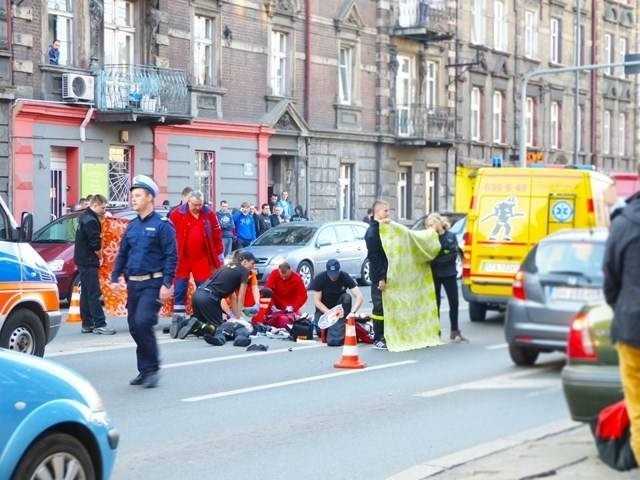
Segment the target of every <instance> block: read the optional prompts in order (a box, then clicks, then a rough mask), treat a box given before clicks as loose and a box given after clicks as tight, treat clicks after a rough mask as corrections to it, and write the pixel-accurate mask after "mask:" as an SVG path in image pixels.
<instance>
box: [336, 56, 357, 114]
mask: <svg viewBox="0 0 640 480" xmlns="http://www.w3.org/2000/svg"><path fill="white" fill-rule="evenodd" d="M339 60H340V65H339V67H338V71H339V75H340V76H339V78H338V84H339V90H340V92H339V95H340V97H339V98H340V103H341V104H343V105H350V104H351V103H353V90H354V88H353V86H354V79H353V71H354V48H353V47H340V59H339Z"/></svg>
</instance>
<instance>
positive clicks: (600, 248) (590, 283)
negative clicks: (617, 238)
mask: <svg viewBox="0 0 640 480" xmlns="http://www.w3.org/2000/svg"><path fill="white" fill-rule="evenodd" d="M607 234H608V230H607V229H604V228H600V229H575V230H561V231H559V232H556V233H553V234H551V235H549V236H548V237H545V238H544V239H543V240H541V241H540V243H538V244H537V245H536V246H535V247H534V248H533V249H532V250H531V251H530V252H529V254H528V255H527V256H526V258H525V260H524V262H523V263H522V266H521V267H520V270H519V271H518V273H517V274H516V276H515V279H514V282H513V298H512V299H511V300H510V301H509V303H508V304H507V312H506V317H505V336H506V340H507V343H508V344H509V354H510V355H511V359H512V360H513V362H514V363H515V364H516V365H533V364H534V363H535V361H536V359H537V358H538V355H539V354H540V352H552V351H565V350H566V348H567V336H568V334H569V327H570V325H571V320H572V319H573V318H574V317H575V316H576V314H577V313H578V311H579V310H580V309H581V308H582V307H583V306H584V305H585V304H587V303H591V302H597V301H601V300H602V298H603V293H602V283H603V274H602V260H603V257H604V248H605V242H606V240H607Z"/></svg>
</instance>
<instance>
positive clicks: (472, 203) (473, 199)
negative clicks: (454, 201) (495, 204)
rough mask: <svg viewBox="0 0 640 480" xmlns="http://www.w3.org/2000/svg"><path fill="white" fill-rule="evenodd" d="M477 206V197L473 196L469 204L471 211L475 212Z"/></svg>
mask: <svg viewBox="0 0 640 480" xmlns="http://www.w3.org/2000/svg"><path fill="white" fill-rule="evenodd" d="M475 204H476V196H475V195H472V196H471V201H470V202H469V210H473V207H474V206H475Z"/></svg>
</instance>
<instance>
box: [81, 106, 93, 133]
mask: <svg viewBox="0 0 640 480" xmlns="http://www.w3.org/2000/svg"><path fill="white" fill-rule="evenodd" d="M95 110H96V109H95V108H93V107H89V109H88V110H87V113H86V114H85V116H84V120H82V123H81V124H80V141H81V142H84V141H85V140H86V139H87V133H86V128H85V127H86V126H87V125H88V124H89V122H90V121H91V117H92V116H93V112H95Z"/></svg>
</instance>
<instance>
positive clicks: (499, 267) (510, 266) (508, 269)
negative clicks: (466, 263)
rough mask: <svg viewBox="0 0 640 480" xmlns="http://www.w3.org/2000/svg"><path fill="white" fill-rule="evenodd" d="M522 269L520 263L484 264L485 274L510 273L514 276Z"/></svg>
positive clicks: (483, 270)
mask: <svg viewBox="0 0 640 480" xmlns="http://www.w3.org/2000/svg"><path fill="white" fill-rule="evenodd" d="M519 268H520V264H518V263H505V262H482V272H483V273H510V274H514V275H515V273H516V272H517V271H518V269H519Z"/></svg>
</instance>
